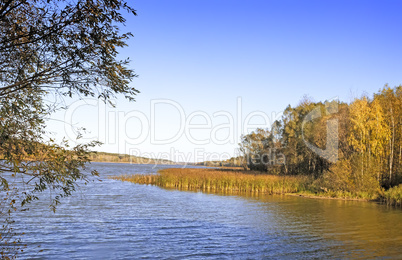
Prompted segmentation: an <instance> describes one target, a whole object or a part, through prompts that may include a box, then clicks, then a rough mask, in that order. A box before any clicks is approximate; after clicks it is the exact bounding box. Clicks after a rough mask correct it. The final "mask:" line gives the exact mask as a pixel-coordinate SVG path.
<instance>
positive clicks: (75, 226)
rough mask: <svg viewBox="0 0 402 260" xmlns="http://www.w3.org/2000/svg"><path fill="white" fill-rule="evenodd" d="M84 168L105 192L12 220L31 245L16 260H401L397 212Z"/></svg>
mask: <svg viewBox="0 0 402 260" xmlns="http://www.w3.org/2000/svg"><path fill="white" fill-rule="evenodd" d="M91 167H92V168H96V169H97V170H98V171H99V172H100V176H101V180H102V182H98V181H95V182H91V183H89V184H88V185H86V186H82V187H81V188H80V189H79V190H78V191H77V192H76V193H75V194H74V195H73V196H71V197H70V198H67V199H64V200H63V201H62V205H61V206H60V207H59V208H58V209H57V211H56V213H55V214H54V213H52V212H51V211H50V210H49V209H48V202H49V201H48V200H46V196H43V199H42V200H41V201H39V202H34V203H33V204H32V205H31V207H30V210H29V211H25V212H21V213H19V214H18V216H17V222H16V228H17V229H18V230H20V231H23V232H25V233H26V234H25V235H24V236H23V240H24V242H25V243H26V244H28V247H27V249H26V251H25V252H24V253H23V254H22V255H21V258H27V259H28V258H29V259H70V258H74V259H133V258H145V259H147V258H148V259H173V258H180V259H181V258H186V259H205V258H209V259H247V258H249V259H261V258H274V259H275V258H288V259H295V258H299V259H300V258H302V259H303V258H320V259H321V258H387V257H390V258H402V232H401V230H402V210H401V209H395V208H392V207H387V206H385V205H380V204H376V203H367V202H359V201H342V200H323V199H308V198H300V197H294V196H275V195H261V196H251V195H249V196H247V195H241V196H238V195H222V194H211V193H209V194H208V193H201V192H186V191H177V190H167V189H162V188H159V187H156V186H150V185H138V184H133V183H129V182H121V181H117V180H111V179H108V177H109V176H115V175H120V174H138V173H144V174H145V173H156V172H157V170H158V169H161V168H167V167H177V166H163V165H160V166H157V167H154V166H153V165H130V164H113V163H93V164H92V165H91ZM39 245H40V247H37V246H39ZM40 250H43V251H42V252H40Z"/></svg>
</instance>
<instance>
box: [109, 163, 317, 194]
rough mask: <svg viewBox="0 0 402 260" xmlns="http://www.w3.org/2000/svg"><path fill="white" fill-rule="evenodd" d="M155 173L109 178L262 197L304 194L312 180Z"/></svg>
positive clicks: (239, 173)
mask: <svg viewBox="0 0 402 260" xmlns="http://www.w3.org/2000/svg"><path fill="white" fill-rule="evenodd" d="M158 173H159V174H156V175H142V174H136V175H122V176H116V177H112V178H113V179H116V180H122V181H129V182H133V183H137V184H150V185H156V186H160V187H164V188H174V189H179V190H195V191H197V190H200V191H206V192H240V193H244V192H247V193H261V194H262V193H264V194H285V193H297V192H304V191H307V190H308V188H309V186H310V185H311V183H312V178H310V177H307V176H276V175H267V174H261V173H259V172H245V171H236V170H225V169H194V168H192V169H176V168H174V169H173V168H171V169H164V170H160V171H158Z"/></svg>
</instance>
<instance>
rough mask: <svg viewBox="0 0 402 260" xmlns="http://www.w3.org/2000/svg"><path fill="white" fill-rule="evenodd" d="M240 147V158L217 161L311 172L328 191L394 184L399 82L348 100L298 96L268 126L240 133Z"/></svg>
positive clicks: (401, 149)
mask: <svg viewBox="0 0 402 260" xmlns="http://www.w3.org/2000/svg"><path fill="white" fill-rule="evenodd" d="M331 140H332V141H333V142H331ZM240 151H241V152H242V156H241V157H238V158H232V159H231V160H227V161H225V162H220V163H221V164H226V166H228V164H231V166H238V165H242V166H243V167H244V168H247V169H250V170H259V171H266V172H268V173H271V174H278V175H311V176H314V177H315V178H316V179H319V180H320V181H321V182H322V185H323V187H325V188H326V189H331V190H342V191H350V192H361V191H373V190H378V189H380V188H381V187H384V188H390V187H392V186H396V185H399V184H401V183H402V86H398V87H395V88H390V87H388V86H385V87H384V88H383V89H381V90H380V91H379V92H378V93H376V94H374V95H373V96H372V97H369V96H362V97H361V98H356V99H355V100H354V101H353V102H351V103H350V104H347V103H343V102H339V101H329V102H324V103H323V102H312V101H311V100H309V99H308V98H304V99H303V100H302V101H301V102H300V104H299V105H298V106H296V107H291V106H290V105H289V106H288V107H287V108H286V109H285V111H284V113H283V116H282V118H281V119H280V120H277V121H275V122H274V124H273V125H272V128H271V129H257V130H255V131H254V132H252V133H250V134H247V135H244V136H242V142H241V143H240ZM210 163H211V164H212V163H214V164H215V163H217V162H210Z"/></svg>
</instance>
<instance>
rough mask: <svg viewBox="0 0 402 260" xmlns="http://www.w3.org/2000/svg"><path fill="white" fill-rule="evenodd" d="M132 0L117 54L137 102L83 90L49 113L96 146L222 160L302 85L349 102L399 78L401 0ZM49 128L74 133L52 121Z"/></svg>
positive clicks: (321, 96) (292, 100)
mask: <svg viewBox="0 0 402 260" xmlns="http://www.w3.org/2000/svg"><path fill="white" fill-rule="evenodd" d="M130 3H131V5H132V6H133V7H134V8H135V9H136V10H137V12H138V16H136V17H130V16H128V15H127V23H126V27H125V28H122V31H131V32H132V33H133V34H134V37H133V38H132V39H130V40H129V41H128V44H129V46H128V47H126V48H124V49H121V51H120V57H121V58H126V57H129V58H130V59H131V60H132V63H131V65H130V66H131V67H132V68H133V69H134V70H135V71H136V73H137V74H138V75H139V77H138V78H136V79H135V80H134V81H133V82H132V86H134V87H136V88H137V89H138V90H140V91H141V93H140V94H139V95H138V97H137V102H135V103H130V102H128V101H125V100H124V99H123V98H122V97H118V98H117V100H116V108H115V109H112V108H107V107H105V106H104V105H102V104H100V105H98V106H95V101H86V102H87V105H84V104H83V103H74V104H72V106H71V107H70V109H69V110H67V111H65V112H59V113H57V114H56V115H54V118H55V119H57V120H64V121H67V123H73V124H74V125H75V126H84V127H86V128H87V129H88V130H89V133H88V134H87V135H84V136H85V137H87V139H85V138H84V139H83V140H84V141H87V140H89V139H90V138H92V139H99V140H100V141H102V142H104V143H105V144H104V145H103V146H102V147H100V148H99V149H98V150H99V151H107V152H116V153H130V154H134V155H142V156H147V157H154V158H155V157H156V158H158V157H159V158H160V157H163V158H169V159H172V160H175V161H203V160H210V159H225V156H226V157H227V156H232V155H234V154H235V150H236V148H237V143H238V141H239V137H240V135H241V134H244V133H247V132H249V131H250V130H252V129H254V128H256V127H258V126H260V127H268V126H269V124H270V123H271V122H272V121H273V120H275V119H278V118H280V113H281V111H283V110H284V109H285V108H286V106H287V105H288V104H290V105H292V106H295V105H297V104H298V102H299V100H300V99H301V98H302V97H303V96H304V95H308V96H310V97H311V98H312V99H313V100H314V101H324V100H329V99H333V98H339V99H340V100H341V101H345V102H350V101H351V100H352V99H353V97H356V96H360V95H361V94H362V93H368V94H370V95H371V94H372V93H374V92H377V91H378V90H379V89H380V88H382V87H383V86H384V84H386V83H388V84H389V85H390V86H396V85H400V84H402V27H401V19H400V11H401V10H402V1H387V0H384V1H339V0H338V1H286V0H281V1H279V0H277V1H256V0H248V1H235V0H214V1H211V0H202V1H201V0H191V1H190V0H180V1H179V0H171V1H156V0H137V1H130ZM67 101H68V100H67ZM71 102H72V101H71ZM91 102H94V104H92V103H91ZM197 124H198V125H197ZM65 126H67V127H65ZM49 130H51V131H53V132H55V135H56V136H58V138H60V137H61V136H63V135H64V136H67V137H69V138H72V137H73V134H72V132H71V131H70V130H71V127H69V126H68V124H63V123H60V122H57V121H56V120H51V121H49ZM211 156H215V157H217V158H211Z"/></svg>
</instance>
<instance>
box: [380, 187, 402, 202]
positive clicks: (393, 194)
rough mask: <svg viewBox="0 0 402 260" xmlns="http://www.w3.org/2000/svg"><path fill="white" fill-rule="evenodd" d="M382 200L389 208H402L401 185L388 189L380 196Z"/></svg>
mask: <svg viewBox="0 0 402 260" xmlns="http://www.w3.org/2000/svg"><path fill="white" fill-rule="evenodd" d="M381 197H382V200H383V201H384V202H385V203H387V205H391V206H398V205H399V206H401V207H402V184H399V186H395V187H393V188H390V189H389V190H387V191H385V192H383V194H381Z"/></svg>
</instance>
